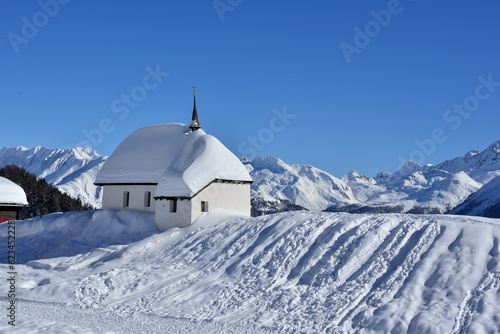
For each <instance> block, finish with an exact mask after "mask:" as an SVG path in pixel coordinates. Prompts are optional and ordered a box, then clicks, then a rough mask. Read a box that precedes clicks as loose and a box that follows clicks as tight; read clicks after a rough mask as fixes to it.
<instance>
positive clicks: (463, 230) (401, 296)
mask: <svg viewBox="0 0 500 334" xmlns="http://www.w3.org/2000/svg"><path fill="white" fill-rule="evenodd" d="M152 217H153V216H152V215H151V214H146V213H139V212H131V211H127V212H120V211H108V210H104V211H91V212H82V213H66V214H55V215H48V216H46V217H44V218H42V219H32V220H29V221H23V222H17V225H16V229H17V231H18V239H17V240H18V244H17V245H18V250H19V252H20V264H18V265H17V267H18V270H19V281H18V290H19V291H18V296H19V298H21V303H20V311H19V312H20V314H19V319H20V321H19V324H20V326H24V327H23V328H25V329H27V330H32V326H34V327H35V329H36V328H38V327H37V326H44V327H43V328H55V329H57V328H63V326H64V323H66V322H67V323H70V324H71V325H72V326H73V327H74V330H75V333H79V332H82V333H83V332H85V330H90V331H101V330H102V329H106V330H110V331H113V330H116V332H127V331H129V332H134V330H135V329H136V327H134V325H132V324H131V325H130V328H128V329H127V327H125V324H126V323H128V322H127V321H136V320H137V321H141V324H142V326H143V329H144V330H147V329H150V332H158V327H155V326H157V323H159V322H164V321H165V322H167V321H168V320H169V319H175V320H179V321H181V323H180V325H179V326H181V328H182V327H183V326H186V328H195V329H193V331H194V332H199V331H198V330H197V329H199V328H201V327H189V326H190V325H192V326H195V325H199V324H202V325H200V326H205V325H204V324H208V327H207V328H209V329H211V328H212V327H213V329H214V330H215V331H218V330H220V331H221V332H227V333H234V332H254V331H255V330H261V331H270V332H283V333H285V332H286V333H288V332H297V331H299V332H305V333H359V332H362V333H363V332H364V333H390V332H393V333H422V332H426V333H452V332H453V333H462V332H467V331H470V332H473V333H490V332H498V330H499V329H500V316H498V314H500V257H499V253H500V249H499V247H500V246H499V240H500V220H498V219H486V218H472V217H461V216H443V215H405V214H371V215H368V214H366V215H353V214H332V213H312V212H290V213H281V214H276V215H269V216H262V217H258V218H248V217H247V218H245V217H241V216H235V215H234V213H232V212H227V211H223V210H215V212H211V213H209V214H205V215H203V216H202V217H201V218H200V219H199V220H198V221H197V222H196V223H195V224H193V225H192V226H190V227H188V228H185V229H172V230H168V231H165V232H161V233H160V232H158V231H156V230H155V228H154V222H153V218H152ZM77 226H80V228H78V227H77ZM68 228H69V229H71V230H72V231H73V230H74V231H75V233H74V236H73V237H72V238H69V239H68V238H66V236H65V234H64V233H65V232H64V231H65V230H67V229H68ZM5 231H6V229H4V228H3V226H1V225H0V235H2V236H3V235H4V234H6V232H5ZM42 233H43V234H42ZM58 240H59V242H57V241H58ZM46 243H49V248H48V251H47V252H46V253H44V254H42V255H41V256H40V257H41V258H40V259H37V260H34V259H33V255H31V258H30V254H32V253H33V249H39V248H40V247H43V245H45V244H46ZM51 244H54V247H53V248H51V247H50V245H51ZM5 247H6V245H0V252H1V253H0V254H6V248H5ZM49 257H50V264H49V260H48V258H49ZM75 262H77V263H78V267H77V266H76V265H75ZM2 263H5V260H3V261H2ZM0 268H1V270H4V271H5V269H6V265H5V264H0ZM2 284H4V283H2ZM3 302H4V300H2V299H0V303H3ZM22 305H25V307H26V308H30V309H31V310H33V312H36V310H39V312H42V310H43V312H45V313H47V316H46V318H47V319H49V320H47V321H42V322H40V325H38V322H33V321H31V320H30V319H31V318H28V317H26V315H24V314H22V313H21V312H22V311H21V310H22ZM61 309H65V310H66V313H64V314H65V315H64V316H61V317H59V318H58V317H57V316H56V315H55V314H56V312H60V310H61ZM72 309H78V310H80V311H79V313H80V314H79V315H78V317H81V318H83V319H85V318H86V317H87V318H88V321H87V322H79V321H76V320H75V321H73V320H70V319H72V318H71V317H72V316H71V315H70V314H73V313H74V312H72V311H71V310H72ZM99 314H107V315H108V316H107V320H106V322H103V321H99V320H98V319H99V317H100V316H99ZM21 319H25V320H22V321H21ZM134 319H136V320H134ZM153 319H156V320H153ZM100 323H104V324H105V325H102V326H101V327H99V326H100V325H99V324H100ZM166 325H167V323H165V326H166ZM148 326H150V327H148ZM172 326H175V324H174V325H172ZM73 327H71V328H73ZM40 328H41V327H40ZM40 328H39V329H40ZM113 328H114V329H113ZM5 329H6V327H5V324H3V323H0V331H2V330H5ZM79 330H81V331H79Z"/></svg>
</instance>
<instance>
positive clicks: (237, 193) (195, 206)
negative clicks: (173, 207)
mask: <svg viewBox="0 0 500 334" xmlns="http://www.w3.org/2000/svg"><path fill="white" fill-rule="evenodd" d="M202 201H205V202H208V210H209V211H210V210H213V209H226V210H234V211H239V212H242V213H244V214H246V215H249V216H250V210H251V206H250V184H248V183H222V182H214V183H212V184H210V185H209V186H208V187H206V188H205V189H203V190H202V191H201V192H200V193H199V194H198V195H196V196H195V197H193V198H192V199H191V202H192V206H191V220H192V221H195V220H196V219H197V218H198V217H199V216H200V215H201V214H202V211H201V202H202Z"/></svg>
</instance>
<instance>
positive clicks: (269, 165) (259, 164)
mask: <svg viewBox="0 0 500 334" xmlns="http://www.w3.org/2000/svg"><path fill="white" fill-rule="evenodd" d="M251 164H252V166H253V167H254V168H256V169H268V170H270V171H271V172H273V173H283V172H284V171H286V170H287V164H285V163H284V162H283V161H281V159H279V158H276V157H274V156H272V155H268V156H267V157H265V158H264V157H262V156H260V155H258V156H256V157H255V158H254V159H253V160H252V161H251Z"/></svg>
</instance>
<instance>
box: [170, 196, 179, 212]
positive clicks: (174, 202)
mask: <svg viewBox="0 0 500 334" xmlns="http://www.w3.org/2000/svg"><path fill="white" fill-rule="evenodd" d="M170 212H177V200H176V199H171V200H170Z"/></svg>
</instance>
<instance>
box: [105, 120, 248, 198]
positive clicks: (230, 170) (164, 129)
mask: <svg viewBox="0 0 500 334" xmlns="http://www.w3.org/2000/svg"><path fill="white" fill-rule="evenodd" d="M214 180H227V181H240V182H252V178H251V177H250V175H249V174H248V171H247V170H246V168H245V166H244V165H243V164H242V163H241V162H240V161H239V159H238V158H237V157H236V156H235V155H234V154H233V153H231V151H229V150H228V149H227V148H226V147H225V146H224V145H223V144H222V143H221V142H220V141H219V140H218V139H217V138H215V137H213V136H210V135H207V134H206V133H205V132H204V131H203V130H202V129H198V130H196V131H192V130H191V129H190V128H189V126H188V125H184V124H162V125H154V126H148V127H144V128H140V129H138V130H136V131H135V132H133V133H132V134H131V135H129V136H128V137H127V138H126V139H125V140H124V141H123V142H121V144H120V145H118V147H117V148H116V149H115V151H114V152H113V154H112V155H111V156H110V157H109V158H108V160H107V161H106V163H105V164H104V166H103V167H102V169H101V170H100V172H99V174H98V175H97V177H96V180H95V184H97V185H106V184H158V186H157V188H156V194H155V197H192V196H194V195H195V194H196V193H198V192H199V191H200V190H201V189H203V188H204V187H205V186H207V185H208V184H210V183H211V182H212V181H214Z"/></svg>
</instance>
